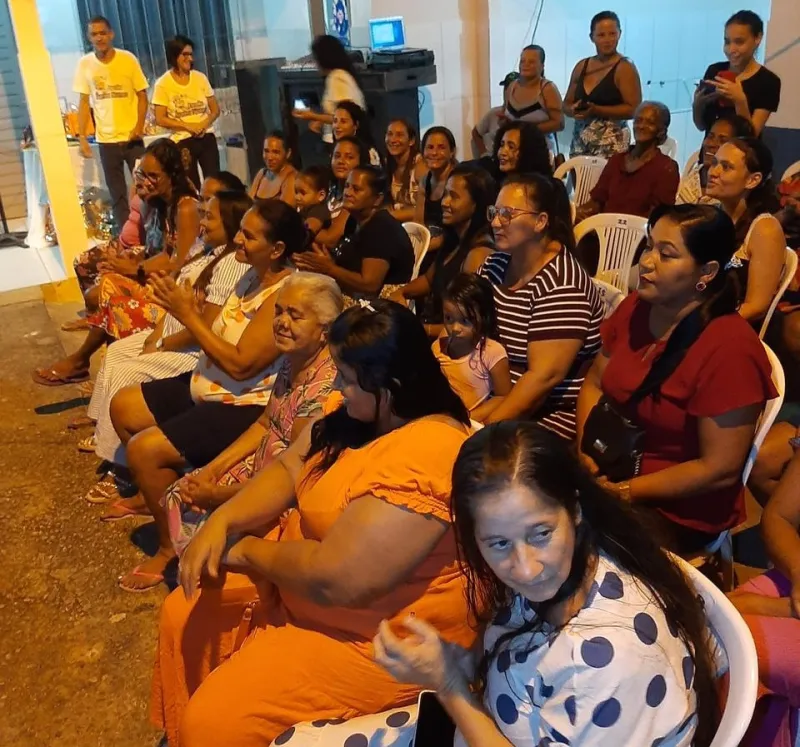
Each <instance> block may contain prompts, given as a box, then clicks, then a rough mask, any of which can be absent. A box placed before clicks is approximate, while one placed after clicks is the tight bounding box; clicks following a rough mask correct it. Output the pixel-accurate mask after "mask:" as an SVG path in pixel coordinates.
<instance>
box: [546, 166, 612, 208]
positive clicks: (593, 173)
mask: <svg viewBox="0 0 800 747" xmlns="http://www.w3.org/2000/svg"><path fill="white" fill-rule="evenodd" d="M605 166H606V159H605V158H600V156H575V157H574V158H568V159H567V160H566V161H564V163H562V164H561V165H560V166H559V167H558V168H557V169H556V170H555V173H554V174H553V176H555V178H556V179H564V178H566V176H567V174H569V173H570V171H574V172H575V192H574V194H573V195H572V201H573V202H574V203H575V205H577V206H578V207H580V206H581V205H583V203H584V202H586V201H587V200H588V199H589V193H590V192H591V191H592V190H593V189H594V186H595V184H597V180H598V179H599V178H600V174H602V173H603V169H604V168H605Z"/></svg>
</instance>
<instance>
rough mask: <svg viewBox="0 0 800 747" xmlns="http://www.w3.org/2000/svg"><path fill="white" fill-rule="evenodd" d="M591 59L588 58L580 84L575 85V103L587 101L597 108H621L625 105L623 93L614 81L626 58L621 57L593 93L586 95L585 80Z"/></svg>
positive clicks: (579, 77)
mask: <svg viewBox="0 0 800 747" xmlns="http://www.w3.org/2000/svg"><path fill="white" fill-rule="evenodd" d="M589 59H590V58H588V57H587V58H586V60H584V63H583V70H581V74H580V75H579V76H578V82H577V83H576V84H575V101H586V102H588V103H591V104H597V106H619V105H620V104H624V103H625V99H624V98H622V91H620V90H619V87H618V86H617V84H616V82H615V81H614V73H615V72H616V70H617V67H618V66H619V63H620V62H622V61H623V60H624V59H625V58H624V57H620V58H619V59H618V60H617V61H616V62H615V63H614V66H613V67H612V68H611V70H609V71H608V72H607V73H606V74H605V75H604V76H603V77H602V78H601V79H600V82H599V83H598V84H597V85H596V86H595V87H594V88H593V89H592V92H591V93H586V87H585V86H584V79H585V78H586V68H588V67H589Z"/></svg>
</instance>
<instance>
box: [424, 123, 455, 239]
mask: <svg viewBox="0 0 800 747" xmlns="http://www.w3.org/2000/svg"><path fill="white" fill-rule="evenodd" d="M422 158H423V160H424V167H425V169H426V171H425V173H424V176H422V178H420V183H421V185H422V188H423V189H424V198H423V197H422V196H421V199H419V200H417V213H416V222H417V223H422V224H423V225H425V226H428V228H431V227H433V228H434V232H433V233H434V236H432V237H431V248H436V249H438V248H439V246H441V230H442V197H443V196H444V188H445V184H447V180H448V179H449V178H450V174H451V172H452V171H453V169H454V168H455V165H456V138H455V136H454V135H453V133H452V132H451V131H450V130H448V129H447V127H440V126H436V127H431V128H430V129H429V130H428V131H427V132H426V133H425V135H424V136H423V138H422ZM421 172H422V169H420V173H419V174H418V176H420V175H421ZM434 238H436V241H435V242H434V241H433V239H434ZM434 245H435V246H434Z"/></svg>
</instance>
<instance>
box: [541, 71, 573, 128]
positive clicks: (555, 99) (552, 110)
mask: <svg viewBox="0 0 800 747" xmlns="http://www.w3.org/2000/svg"><path fill="white" fill-rule="evenodd" d="M542 99H544V106H545V109H546V110H547V114H548V117H549V119H548V120H547V121H546V122H539V123H537V125H536V126H537V127H538V128H539V129H540V130H541V131H542V132H561V130H563V129H564V127H565V126H566V123H565V121H564V111H563V109H564V103H563V102H562V101H561V93H559V90H558V88H557V87H556V84H555V83H553V82H552V81H547V82H546V83H545V85H544V88H542Z"/></svg>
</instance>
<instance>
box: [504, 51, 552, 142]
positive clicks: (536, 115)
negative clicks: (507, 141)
mask: <svg viewBox="0 0 800 747" xmlns="http://www.w3.org/2000/svg"><path fill="white" fill-rule="evenodd" d="M544 60H545V53H544V49H543V48H542V47H540V46H539V45H538V44H529V45H528V46H527V47H525V48H524V49H523V50H522V53H521V54H520V56H519V77H518V78H517V79H516V80H515V81H513V82H512V83H511V84H510V85H509V86H508V87H507V88H506V89H505V96H504V99H505V111H504V114H505V116H506V118H507V119H511V120H523V121H525V122H531V123H533V124H535V125H536V126H537V127H538V128H539V130H541V132H543V133H544V134H545V135H546V136H547V142H548V145H549V146H550V149H551V150H552V151H553V152H555V135H554V133H556V132H561V130H563V129H564V112H563V111H562V109H563V102H562V101H561V93H560V92H559V90H558V88H557V87H556V84H555V83H553V81H551V80H547V79H546V78H545V77H544Z"/></svg>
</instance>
